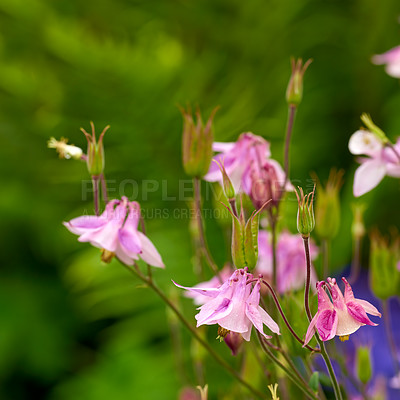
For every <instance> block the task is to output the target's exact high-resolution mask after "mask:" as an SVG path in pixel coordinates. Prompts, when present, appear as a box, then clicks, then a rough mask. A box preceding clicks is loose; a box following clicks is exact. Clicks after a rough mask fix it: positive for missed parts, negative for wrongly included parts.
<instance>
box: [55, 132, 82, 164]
mask: <svg viewBox="0 0 400 400" xmlns="http://www.w3.org/2000/svg"><path fill="white" fill-rule="evenodd" d="M67 143H68V139H65V138H61V139H60V140H56V139H55V138H53V137H51V138H50V140H49V141H48V142H47V147H48V148H49V149H56V151H57V153H58V155H59V156H60V158H65V159H67V160H68V159H70V158H73V159H75V160H80V159H81V158H82V154H83V151H82V149H81V148H79V147H77V146H74V145H73V144H67Z"/></svg>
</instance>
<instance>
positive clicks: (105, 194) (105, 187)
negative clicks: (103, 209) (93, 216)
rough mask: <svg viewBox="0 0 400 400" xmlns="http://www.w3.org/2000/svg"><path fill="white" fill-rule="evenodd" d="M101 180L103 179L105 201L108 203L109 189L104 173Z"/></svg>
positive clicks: (102, 190)
mask: <svg viewBox="0 0 400 400" xmlns="http://www.w3.org/2000/svg"><path fill="white" fill-rule="evenodd" d="M100 181H101V193H102V195H103V201H104V203H106V204H107V203H108V190H107V182H106V179H105V177H104V174H101V175H100Z"/></svg>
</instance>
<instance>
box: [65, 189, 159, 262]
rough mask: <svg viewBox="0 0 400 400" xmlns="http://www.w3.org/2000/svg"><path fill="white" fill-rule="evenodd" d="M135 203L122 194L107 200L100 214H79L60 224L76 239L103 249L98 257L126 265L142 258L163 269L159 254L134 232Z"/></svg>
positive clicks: (135, 218)
mask: <svg viewBox="0 0 400 400" xmlns="http://www.w3.org/2000/svg"><path fill="white" fill-rule="evenodd" d="M139 217H140V205H139V203H137V202H135V201H132V202H129V201H128V199H127V198H126V197H122V199H121V200H112V201H110V202H109V203H108V204H107V206H106V209H105V211H104V212H103V214H101V215H100V216H94V215H83V216H81V217H78V218H74V219H72V220H71V221H69V222H64V225H65V226H66V227H67V229H68V230H69V231H71V232H72V233H75V234H76V235H79V238H78V240H79V241H80V242H89V243H90V244H92V245H93V246H95V247H99V248H101V249H103V254H102V259H103V261H105V262H110V261H111V259H112V258H113V257H114V256H116V257H117V258H118V259H119V260H120V261H121V262H123V263H124V264H127V265H132V264H134V261H135V260H138V259H139V256H140V258H142V260H143V261H145V262H146V263H148V264H150V265H153V266H154V267H160V268H164V264H163V262H162V259H161V256H160V254H159V253H158V251H157V249H156V248H155V247H154V245H153V243H152V242H151V241H150V239H149V238H148V237H147V236H145V235H144V234H143V233H142V232H139V231H138V224H139Z"/></svg>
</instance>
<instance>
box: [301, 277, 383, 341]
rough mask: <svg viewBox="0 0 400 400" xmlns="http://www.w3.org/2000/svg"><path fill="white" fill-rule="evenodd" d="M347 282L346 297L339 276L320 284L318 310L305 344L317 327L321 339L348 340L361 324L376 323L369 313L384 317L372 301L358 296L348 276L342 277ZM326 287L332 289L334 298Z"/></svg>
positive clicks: (318, 287)
mask: <svg viewBox="0 0 400 400" xmlns="http://www.w3.org/2000/svg"><path fill="white" fill-rule="evenodd" d="M342 281H343V282H344V284H345V291H344V297H343V294H342V292H341V291H340V289H339V287H338V285H337V283H336V279H334V278H333V279H332V278H328V279H327V283H326V282H324V281H321V282H318V283H317V292H318V311H317V313H316V314H315V316H314V318H313V319H312V321H311V323H310V326H309V327H308V330H307V333H306V338H305V340H304V345H306V344H307V343H308V342H309V341H310V340H311V338H312V337H313V336H314V333H315V329H317V331H318V334H319V336H320V338H321V340H323V341H326V340H330V339H332V338H333V337H334V336H339V337H340V339H341V340H342V341H344V340H348V338H349V335H350V334H352V333H354V332H355V331H357V330H358V329H359V328H360V326H364V325H371V326H376V325H377V324H375V323H374V322H372V321H371V320H370V319H369V318H368V316H367V313H368V314H371V315H375V316H378V317H380V316H381V313H380V312H379V311H378V310H377V309H376V308H375V307H374V306H373V305H372V304H371V303H369V302H368V301H365V300H361V299H356V298H355V297H354V294H353V290H352V289H351V286H350V284H349V283H348V282H347V280H346V278H342ZM325 288H327V289H328V290H329V293H330V295H331V298H332V300H331V299H330V298H329V296H328V294H327V292H326V291H325Z"/></svg>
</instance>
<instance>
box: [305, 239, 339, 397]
mask: <svg viewBox="0 0 400 400" xmlns="http://www.w3.org/2000/svg"><path fill="white" fill-rule="evenodd" d="M303 243H304V251H305V254H306V264H307V273H306V285H305V291H304V306H305V309H306V314H307V318H308V320H309V321H310V322H311V320H312V316H311V312H310V304H309V292H310V277H311V258H310V247H309V238H308V237H304V236H303ZM315 338H316V339H317V342H318V344H319V347H320V349H321V355H322V357H323V359H324V361H325V364H326V368H327V369H328V372H329V377H330V378H331V382H332V386H333V390H334V392H335V397H336V400H342V393H341V392H340V386H339V384H338V381H337V379H336V375H335V371H334V370H333V367H332V363H331V360H330V358H329V355H328V353H327V352H326V348H325V343H324V342H323V341H322V340H321V339H320V337H319V336H318V332H316V333H315Z"/></svg>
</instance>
